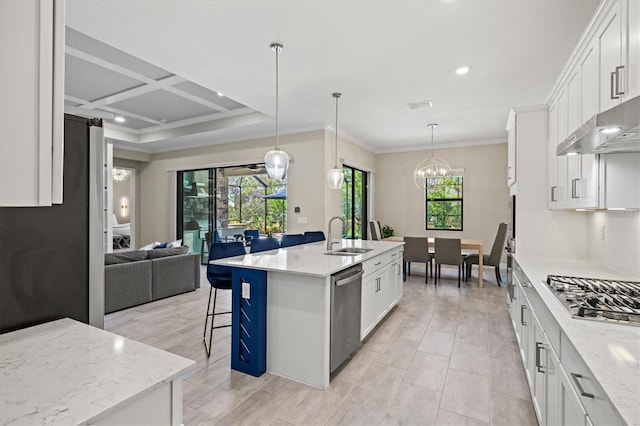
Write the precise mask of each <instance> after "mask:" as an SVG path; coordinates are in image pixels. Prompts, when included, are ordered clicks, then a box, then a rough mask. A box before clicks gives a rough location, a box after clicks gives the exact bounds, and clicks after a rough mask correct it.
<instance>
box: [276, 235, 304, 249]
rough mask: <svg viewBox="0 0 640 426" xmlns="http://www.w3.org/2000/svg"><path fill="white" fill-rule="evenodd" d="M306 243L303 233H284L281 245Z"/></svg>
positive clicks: (289, 245)
mask: <svg viewBox="0 0 640 426" xmlns="http://www.w3.org/2000/svg"><path fill="white" fill-rule="evenodd" d="M304 243H305V238H304V235H302V234H284V235H283V236H282V239H281V240H280V247H291V246H297V245H300V244H304Z"/></svg>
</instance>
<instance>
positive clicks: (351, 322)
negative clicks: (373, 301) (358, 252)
mask: <svg viewBox="0 0 640 426" xmlns="http://www.w3.org/2000/svg"><path fill="white" fill-rule="evenodd" d="M362 274H363V271H362V265H361V264H358V265H356V266H352V267H351V268H348V269H344V270H342V271H340V272H338V273H336V274H333V275H332V276H331V350H330V352H331V360H330V365H329V370H330V372H331V373H333V372H334V371H335V370H336V369H337V368H338V367H340V366H341V365H342V364H343V363H344V362H345V361H346V360H347V359H349V358H350V357H351V356H352V355H353V354H354V353H355V352H356V351H357V350H358V349H359V347H360V304H361V299H360V296H361V294H362Z"/></svg>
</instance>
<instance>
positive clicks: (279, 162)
mask: <svg viewBox="0 0 640 426" xmlns="http://www.w3.org/2000/svg"><path fill="white" fill-rule="evenodd" d="M271 50H273V51H274V52H276V146H275V148H274V149H273V150H271V151H269V152H267V153H266V154H265V156H264V165H265V167H266V169H267V173H268V174H269V177H271V178H274V179H284V177H285V176H286V175H287V169H289V155H288V154H287V153H286V152H284V151H283V150H281V149H278V53H280V52H281V51H282V44H280V43H271Z"/></svg>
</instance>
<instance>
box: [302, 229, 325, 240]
mask: <svg viewBox="0 0 640 426" xmlns="http://www.w3.org/2000/svg"><path fill="white" fill-rule="evenodd" d="M326 239H327V238H326V237H325V236H324V232H322V231H307V232H305V233H304V242H305V243H315V242H318V241H324V240H326Z"/></svg>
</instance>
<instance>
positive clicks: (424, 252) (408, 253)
mask: <svg viewBox="0 0 640 426" xmlns="http://www.w3.org/2000/svg"><path fill="white" fill-rule="evenodd" d="M411 262H419V263H424V264H425V265H424V267H425V270H424V282H425V284H426V283H427V266H429V268H428V269H430V272H431V276H432V277H433V255H432V254H431V253H429V239H428V238H427V237H404V255H403V264H402V266H403V267H402V270H403V272H404V274H403V275H404V277H403V281H406V280H407V275H409V276H411Z"/></svg>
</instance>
